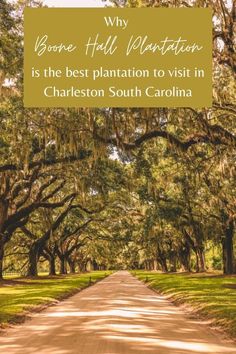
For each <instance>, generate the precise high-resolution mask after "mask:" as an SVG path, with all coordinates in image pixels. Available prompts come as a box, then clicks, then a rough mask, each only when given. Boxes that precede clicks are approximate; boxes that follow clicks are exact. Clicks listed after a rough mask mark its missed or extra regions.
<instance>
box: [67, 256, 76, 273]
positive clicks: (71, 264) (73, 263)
mask: <svg viewBox="0 0 236 354" xmlns="http://www.w3.org/2000/svg"><path fill="white" fill-rule="evenodd" d="M67 261H68V264H69V267H70V273H71V274H74V273H75V262H74V261H72V260H71V259H68V260H67Z"/></svg>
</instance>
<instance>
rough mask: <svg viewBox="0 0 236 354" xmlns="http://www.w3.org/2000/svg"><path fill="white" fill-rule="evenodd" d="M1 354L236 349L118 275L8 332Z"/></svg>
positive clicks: (0, 342) (171, 353) (197, 353)
mask: <svg viewBox="0 0 236 354" xmlns="http://www.w3.org/2000/svg"><path fill="white" fill-rule="evenodd" d="M0 353H2V354H13V353H14V354H28V353H31V354H69V353H78V354H141V353H142V354H144V353H147V354H149V353H150V354H152V353H157V354H188V353H189V354H201V353H214V354H223V353H231V354H232V353H234V354H236V348H235V346H234V345H233V344H229V343H225V342H222V340H220V339H219V338H218V336H217V335H216V334H215V333H213V332H212V331H210V330H209V329H208V327H206V326H205V325H204V324H202V323H200V322H198V321H195V320H192V319H189V318H187V317H186V316H185V315H184V314H183V312H182V311H181V310H180V309H179V308H177V307H175V306H173V305H172V304H171V303H169V302H168V301H167V300H165V298H163V297H161V296H159V295H157V294H155V293H154V292H153V291H152V290H150V289H148V288H147V287H146V286H145V285H144V284H142V283H141V282H140V281H138V280H137V279H135V278H133V277H132V276H131V275H130V274H129V273H128V272H125V271H121V272H117V273H115V274H113V275H111V276H110V277H108V278H106V279H104V280H103V281H101V282H99V283H97V284H96V285H94V286H92V287H90V288H87V289H85V290H83V291H82V292H80V293H78V294H77V295H75V296H73V297H71V298H70V299H68V300H66V301H64V302H62V303H59V304H58V305H56V306H53V307H50V308H48V309H47V310H46V311H44V312H41V313H39V314H35V315H34V316H33V318H32V319H31V320H29V321H27V322H26V323H24V324H23V325H21V326H18V327H15V328H12V329H9V330H8V331H7V332H6V333H5V334H4V335H3V336H1V337H0Z"/></svg>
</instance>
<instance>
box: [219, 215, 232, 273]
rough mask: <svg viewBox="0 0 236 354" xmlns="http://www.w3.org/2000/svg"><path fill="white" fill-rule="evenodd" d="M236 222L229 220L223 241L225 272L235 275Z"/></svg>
mask: <svg viewBox="0 0 236 354" xmlns="http://www.w3.org/2000/svg"><path fill="white" fill-rule="evenodd" d="M233 236H234V222H233V220H229V222H228V225H227V227H226V229H225V236H224V238H223V239H222V249H223V271H224V274H234V244H233Z"/></svg>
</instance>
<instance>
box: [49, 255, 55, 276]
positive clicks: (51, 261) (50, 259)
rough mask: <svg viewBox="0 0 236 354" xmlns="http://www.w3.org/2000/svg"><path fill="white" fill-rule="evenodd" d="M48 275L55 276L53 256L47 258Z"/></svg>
mask: <svg viewBox="0 0 236 354" xmlns="http://www.w3.org/2000/svg"><path fill="white" fill-rule="evenodd" d="M49 275H56V266H55V256H54V255H50V257H49Z"/></svg>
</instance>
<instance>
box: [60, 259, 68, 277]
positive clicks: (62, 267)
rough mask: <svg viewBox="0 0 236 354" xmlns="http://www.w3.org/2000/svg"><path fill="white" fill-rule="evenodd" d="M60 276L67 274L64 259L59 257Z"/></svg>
mask: <svg viewBox="0 0 236 354" xmlns="http://www.w3.org/2000/svg"><path fill="white" fill-rule="evenodd" d="M60 274H67V269H66V259H65V257H64V256H61V257H60Z"/></svg>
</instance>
